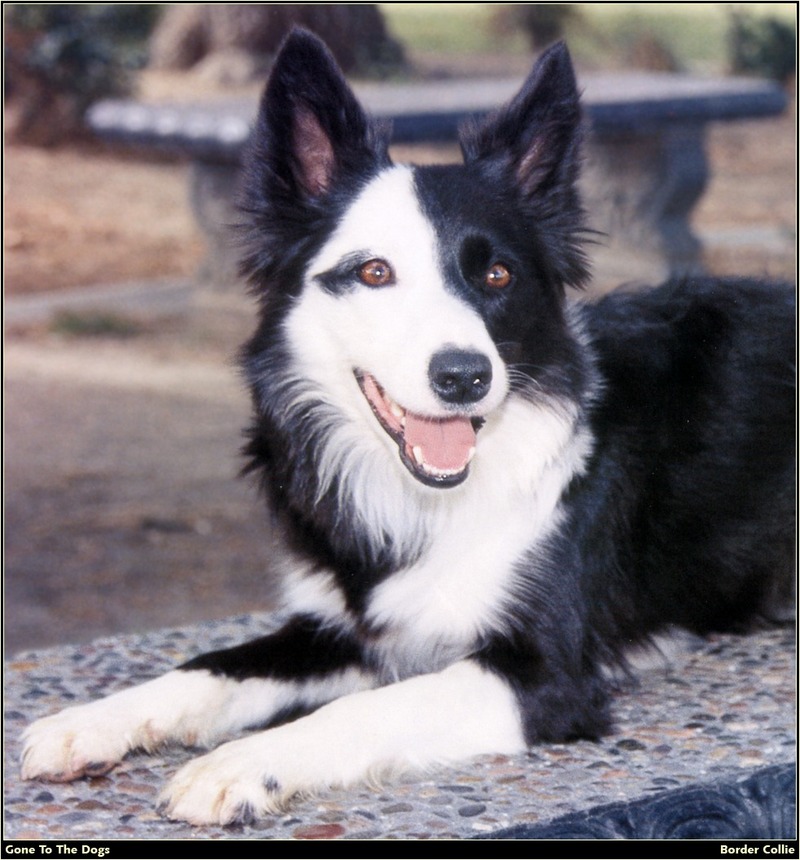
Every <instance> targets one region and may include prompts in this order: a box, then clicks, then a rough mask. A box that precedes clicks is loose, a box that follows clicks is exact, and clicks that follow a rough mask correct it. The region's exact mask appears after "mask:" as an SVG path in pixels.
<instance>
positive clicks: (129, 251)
mask: <svg viewBox="0 0 800 860" xmlns="http://www.w3.org/2000/svg"><path fill="white" fill-rule="evenodd" d="M708 144H709V156H710V161H711V165H712V169H713V179H712V183H711V186H710V188H709V190H708V192H707V193H706V195H705V196H704V198H703V200H702V202H701V204H700V206H699V208H698V210H697V214H696V220H695V226H696V227H697V229H698V231H699V232H700V233H701V234H703V235H713V236H715V237H716V239H715V242H714V243H713V244H711V245H710V246H709V247H708V262H709V266H710V268H711V269H712V270H713V271H716V272H719V273H723V272H725V273H751V274H764V273H770V274H772V275H779V276H785V277H790V278H794V276H795V262H796V253H795V238H796V200H795V191H796V172H795V166H796V139H795V118H794V111H793V110H792V111H790V113H789V114H788V115H787V116H785V117H781V118H779V119H771V120H766V121H758V122H744V123H733V124H719V125H717V126H715V127H714V128H712V130H711V133H710V136H709V141H708ZM403 155H404V156H408V155H413V153H409V152H408V151H406V152H404V153H403ZM420 155H421V156H422V157H423V158H425V159H430V158H432V157H437V155H438V153H437V152H431V151H427V152H422V153H420ZM187 190H188V182H187V168H186V166H185V165H182V164H180V163H177V162H169V161H145V160H141V159H139V158H134V157H132V156H130V155H126V156H122V155H120V154H119V153H118V152H115V151H111V150H108V149H104V148H102V147H99V146H82V147H78V146H73V147H64V148H60V149H56V150H42V149H36V148H33V147H27V146H21V145H8V146H6V150H5V219H4V268H5V295H6V296H7V297H10V298H11V299H12V300H13V299H14V298H15V297H20V296H24V295H28V294H32V293H43V292H50V291H57V290H67V289H71V288H75V287H82V286H88V285H94V284H113V283H116V282H119V281H127V280H135V279H149V278H155V277H159V278H162V277H172V276H174V277H184V278H185V277H191V276H192V274H193V273H194V272H196V270H197V268H198V266H199V264H200V262H201V260H202V257H203V243H202V239H201V237H200V235H199V232H198V230H197V228H196V227H195V225H194V223H193V220H192V217H191V213H190V211H189V207H188V204H187V200H186V198H187ZM742 237H743V238H742ZM250 313H251V311H250V308H249V304H248V302H247V300H246V299H245V298H244V297H243V296H242V295H240V294H236V295H234V294H232V293H227V294H225V293H220V292H213V291H211V292H209V291H207V292H203V293H199V294H198V296H197V298H196V300H195V301H193V302H192V303H191V304H190V305H189V306H187V307H186V308H185V309H184V310H183V311H182V312H181V313H178V314H173V315H167V316H162V315H159V316H153V317H151V318H147V317H144V318H142V319H136V320H132V321H131V323H132V324H131V327H130V328H129V329H128V328H124V329H122V330H108V331H105V332H101V333H100V334H97V333H95V334H94V335H91V336H90V335H87V334H86V333H84V334H81V333H80V332H76V331H74V330H69V329H64V328H59V327H57V326H56V327H54V326H52V325H47V324H38V323H37V324H33V325H23V326H19V325H16V326H12V327H7V329H6V337H5V354H4V364H5V367H4V377H5V410H4V412H5V422H4V423H5V427H4V439H5V458H4V460H5V539H6V543H5V563H6V568H5V572H6V575H5V612H6V623H5V641H6V647H7V649H9V650H10V651H17V650H19V649H20V648H26V647H39V646H46V645H52V644H57V643H60V642H66V641H86V640H88V639H91V638H94V637H95V636H97V635H99V634H107V633H108V634H110V633H117V632H126V631H137V630H142V629H148V628H154V627H161V626H168V625H169V626H171V625H176V624H185V623H192V622H194V621H197V620H200V619H202V618H212V617H223V616H226V615H230V614H234V613H238V612H247V611H249V610H255V609H260V608H267V607H268V606H269V605H270V601H271V600H272V598H273V591H272V587H271V579H270V575H269V571H270V566H271V563H272V561H273V559H272V557H271V555H270V550H269V541H268V539H267V538H268V528H267V527H266V524H265V522H264V517H263V514H262V512H261V508H260V506H259V504H258V503H257V501H256V500H255V497H254V493H253V490H252V487H250V486H249V485H247V483H246V482H242V481H240V480H237V477H236V474H237V471H238V468H239V465H240V461H239V457H238V447H239V443H240V439H241V436H240V433H241V428H242V427H243V426H244V425H245V423H246V420H247V412H248V402H247V397H246V396H245V394H244V391H243V389H242V386H241V384H240V382H239V380H238V379H237V377H236V374H235V372H234V370H233V355H234V352H235V350H236V348H237V347H238V345H239V344H240V343H241V342H242V340H243V339H244V338H245V337H246V336H247V334H248V333H249V330H250V326H251V325H252V321H251V319H250ZM265 532H266V533H267V534H266V538H265Z"/></svg>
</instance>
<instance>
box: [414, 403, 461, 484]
mask: <svg viewBox="0 0 800 860" xmlns="http://www.w3.org/2000/svg"><path fill="white" fill-rule="evenodd" d="M405 441H406V445H407V446H408V448H409V450H413V449H414V448H419V449H420V450H421V451H422V458H423V460H424V461H425V462H426V463H427V464H428V465H429V466H433V467H434V468H435V469H439V470H441V471H443V472H460V471H461V470H462V469H465V468H466V466H467V464H468V463H469V460H470V453H471V451H472V449H473V448H474V447H475V429H474V428H473V426H472V421H471V420H470V419H469V418H438V419H437V418H425V417H423V416H421V415H414V414H413V413H411V412H407V413H406V426H405Z"/></svg>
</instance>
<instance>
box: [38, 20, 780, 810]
mask: <svg viewBox="0 0 800 860" xmlns="http://www.w3.org/2000/svg"><path fill="white" fill-rule="evenodd" d="M580 125H581V118H580V110H579V102H578V93H577V89H576V83H575V77H574V74H573V71H572V66H571V63H570V59H569V55H568V53H567V51H566V49H565V48H564V47H563V45H556V46H555V47H553V48H551V49H550V50H548V51H547V52H546V53H545V54H544V55H543V56H542V57H541V58H540V59H539V61H538V63H537V64H536V65H535V67H534V69H533V71H532V72H531V74H530V76H529V77H528V79H527V80H526V82H525V83H524V85H523V86H522V89H521V90H520V92H519V94H518V95H517V96H516V97H515V98H514V99H513V100H512V101H511V102H510V103H509V104H508V105H506V106H505V107H503V108H502V109H501V110H499V111H498V112H497V113H496V114H494V115H493V116H492V117H490V118H489V119H487V120H485V121H484V122H482V123H480V124H478V123H476V124H474V125H472V126H470V127H469V128H467V129H465V130H464V132H463V134H462V139H461V145H462V150H463V155H464V163H463V164H461V165H446V166H443V165H437V166H426V167H412V166H401V165H395V164H393V163H392V162H391V161H390V159H389V156H388V151H387V146H388V132H387V129H385V128H383V127H381V126H380V125H379V124H376V123H374V122H373V121H371V120H370V119H369V118H368V117H367V116H366V115H365V113H364V112H363V110H362V108H361V107H360V105H359V103H358V102H357V101H356V99H355V97H354V95H353V93H352V92H351V91H350V89H349V88H348V86H347V84H346V82H345V80H344V78H343V76H342V74H341V72H340V71H339V69H338V68H337V66H336V65H335V63H334V61H333V60H332V58H331V56H330V54H329V53H328V51H327V49H326V48H325V47H324V46H323V45H322V43H320V42H319V41H318V40H317V39H316V37H314V36H312V35H310V34H308V33H305V32H303V31H297V32H294V33H293V34H292V35H291V36H290V37H289V38H288V40H287V41H286V43H285V44H284V47H283V49H282V51H281V53H280V55H279V56H278V58H277V60H276V63H275V66H274V69H273V72H272V75H271V78H270V81H269V83H268V86H267V88H266V92H265V94H264V96H263V100H262V103H261V107H260V113H259V116H258V119H257V124H256V127H255V130H254V134H253V139H252V143H251V146H250V149H249V153H248V156H247V159H246V163H245V169H244V179H243V181H244V185H243V201H242V209H243V212H244V213H245V214H246V218H247V227H246V252H245V262H244V265H245V269H246V271H247V273H248V275H249V277H250V279H251V282H252V284H253V287H254V290H255V293H256V295H257V297H258V299H259V303H260V316H259V323H258V327H257V330H256V332H255V335H254V336H253V337H252V339H251V340H250V341H249V343H248V344H247V345H246V347H245V349H244V352H243V359H242V360H243V365H244V368H245V372H246V375H247V378H248V380H249V384H250V387H251V390H252V395H253V405H254V412H255V417H254V420H253V424H252V427H251V429H250V435H249V442H248V448H247V453H248V456H249V463H250V468H251V469H252V470H253V471H255V472H256V473H258V475H259V476H260V478H261V480H262V482H263V487H264V491H265V494H266V497H267V500H268V503H269V507H270V510H271V511H272V514H273V515H274V517H275V520H276V523H277V524H278V528H279V530H280V532H281V533H282V534H283V535H285V537H286V539H287V542H288V545H289V548H290V550H291V553H292V555H291V557H292V563H291V564H290V565H287V573H286V592H285V607H286V608H285V615H283V616H281V624H280V625H278V626H276V628H275V631H274V632H272V633H270V634H269V635H266V636H264V637H263V638H260V639H258V640H256V641H254V642H250V643H249V644H244V645H241V646H239V647H236V648H232V649H229V650H224V651H219V652H215V653H212V654H206V655H203V656H200V657H197V658H195V659H193V660H191V661H190V662H188V663H186V664H185V665H183V666H181V667H180V668H178V669H176V670H174V671H172V672H170V673H168V674H167V675H165V676H163V677H161V678H158V679H155V680H153V681H150V682H148V683H145V684H143V685H141V686H139V687H135V688H132V689H129V690H126V691H123V692H121V693H117V694H115V695H113V696H110V697H109V698H106V699H103V700H100V701H97V702H94V703H91V704H85V705H79V706H77V707H74V708H70V709H68V710H65V711H63V712H62V713H60V714H57V715H55V716H50V717H47V718H45V719H42V720H40V721H38V722H36V723H35V724H34V725H33V726H31V728H30V729H29V730H28V731H27V733H26V738H25V750H24V754H23V775H24V776H25V777H26V778H42V779H48V780H56V781H60V780H71V779H75V778H77V777H81V776H94V775H97V774H100V773H105V772H106V771H108V770H109V769H110V768H112V767H113V766H114V764H115V763H117V762H119V761H120V760H121V759H122V758H123V757H124V756H125V755H126V754H127V753H128V752H129V751H131V750H134V749H137V748H143V749H145V750H152V749H155V748H156V747H158V746H159V745H161V744H164V743H169V742H173V743H180V744H186V745H191V746H194V745H198V744H202V745H213V744H215V743H217V742H219V741H220V740H222V739H224V738H226V737H229V736H230V735H231V734H232V733H236V732H241V731H242V730H244V729H246V728H253V727H259V728H260V729H262V730H260V731H258V732H255V733H251V734H248V735H246V736H244V737H243V738H240V739H237V740H231V741H228V742H226V743H223V744H222V745H221V746H219V747H218V748H217V749H216V750H215V751H213V752H211V753H208V754H206V755H204V756H202V757H200V758H196V759H194V760H193V761H191V762H189V763H188V764H186V765H185V766H184V767H183V768H182V769H181V770H180V771H179V772H178V773H177V774H176V775H175V776H174V778H173V779H172V781H171V782H170V783H169V785H168V786H167V787H166V789H165V791H164V793H163V795H162V798H161V808H162V810H163V811H164V814H166V815H167V816H169V817H171V818H175V819H183V820H187V821H190V822H194V823H197V824H203V823H222V824H227V823H230V822H235V821H242V820H246V819H248V818H252V817H257V816H259V815H261V814H264V813H265V812H266V811H267V810H273V809H275V808H278V807H280V806H281V804H283V803H284V802H285V801H286V800H287V799H288V798H290V797H291V796H292V795H294V794H296V793H307V792H319V791H324V790H325V789H326V788H328V787H331V786H338V785H347V784H352V783H354V782H358V781H363V780H369V779H371V778H378V777H381V776H385V775H387V774H391V773H392V772H398V771H408V770H419V771H425V770H430V769H431V768H434V767H439V766H445V765H447V764H448V763H455V762H459V761H463V760H465V759H468V758H469V757H471V756H476V755H479V754H484V753H502V754H513V753H519V752H521V751H523V750H525V749H526V747H527V746H528V745H529V744H533V743H536V742H548V741H550V742H555V741H565V740H569V739H573V738H596V737H598V736H600V735H602V734H603V733H604V732H606V731H607V730H608V729H609V726H610V719H609V703H608V699H609V686H610V681H609V674H608V671H607V670H608V668H609V667H613V666H617V667H619V666H625V665H626V664H625V659H626V657H625V653H626V651H628V650H629V649H630V648H631V647H632V646H635V645H636V644H637V643H643V642H647V641H649V637H651V636H653V635H656V634H658V632H659V631H663V630H665V629H667V628H672V627H674V626H679V627H684V628H688V629H689V630H691V631H695V632H697V633H701V634H702V633H704V632H708V631H716V630H742V629H744V628H746V627H747V626H748V625H750V624H752V623H753V622H759V621H763V620H770V619H774V618H775V617H776V615H775V603H776V598H777V597H780V596H781V595H785V594H786V593H787V592H789V591H790V589H791V585H790V582H791V579H792V570H793V554H794V552H793V551H794V501H795V499H794V476H795V467H794V454H795V452H794V418H795V401H794V345H795V335H794V290H793V289H790V288H789V287H787V286H782V285H779V284H766V283H762V282H755V281H747V280H715V279H710V278H689V279H686V280H684V281H680V282H673V283H669V284H666V285H664V286H662V287H659V288H656V289H652V290H646V291H639V292H627V293H617V294H612V295H609V296H607V297H606V298H603V299H601V300H599V301H596V302H588V301H587V302H578V303H571V304H568V303H567V302H566V300H565V291H566V288H567V287H579V286H581V285H582V284H583V283H585V281H586V279H587V266H586V261H585V258H584V255H583V253H582V251H581V244H582V241H583V240H584V239H585V237H586V232H587V231H586V229H585V227H584V219H583V214H582V210H581V205H580V201H579V199H578V196H577V193H576V189H575V183H576V178H577V173H578V166H579V138H580ZM298 715H299V716H298ZM289 717H292V719H291V720H289ZM265 726H266V727H269V726H272V727H271V728H266V729H265V730H263V729H264V727H265Z"/></svg>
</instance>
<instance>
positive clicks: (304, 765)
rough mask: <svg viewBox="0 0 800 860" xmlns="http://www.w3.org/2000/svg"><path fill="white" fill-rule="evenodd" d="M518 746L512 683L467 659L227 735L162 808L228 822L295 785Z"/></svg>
mask: <svg viewBox="0 0 800 860" xmlns="http://www.w3.org/2000/svg"><path fill="white" fill-rule="evenodd" d="M524 748H525V738H524V735H523V729H522V720H521V714H520V710H519V706H518V704H517V699H516V697H515V695H514V693H513V692H512V690H511V688H510V687H509V685H508V684H507V683H506V682H505V681H504V680H502V679H501V678H500V677H499V676H498V675H496V674H494V673H493V672H491V671H489V670H487V669H484V668H482V667H481V666H479V665H478V664H477V663H476V662H473V661H471V660H464V661H461V662H459V663H456V664H453V665H452V666H450V667H449V668H447V669H444V670H443V671H441V672H437V673H434V674H429V675H420V676H417V677H414V678H410V679H408V680H405V681H401V682H399V683H396V684H391V685H389V686H386V687H381V688H379V689H373V690H369V691H365V692H359V693H354V694H352V695H349V696H345V697H343V698H341V699H338V700H337V701H335V702H331V703H330V704H328V705H325V706H324V707H322V708H320V709H319V710H317V711H315V712H314V713H313V714H310V715H309V716H306V717H303V718H301V719H299V720H297V721H295V722H293V723H289V724H287V725H283V726H280V727H278V728H274V729H270V730H268V731H265V732H260V733H258V734H255V735H251V736H250V737H247V738H243V739H241V740H237V741H232V742H231V743H227V744H224V745H223V746H221V747H219V748H218V749H217V750H215V751H214V752H212V753H210V754H208V755H205V756H203V757H202V758H199V759H195V760H194V761H192V762H190V763H189V764H187V765H185V766H184V767H183V768H181V770H180V771H179V772H178V773H177V774H176V776H175V777H174V778H173V780H172V781H171V782H170V783H169V785H168V786H167V788H166V790H165V791H164V792H163V794H162V798H161V808H162V810H163V811H164V813H165V814H166V815H167V816H168V817H170V818H175V819H181V820H186V821H189V822H192V823H194V824H211V823H216V824H231V823H233V822H239V821H244V820H249V819H252V818H257V817H259V816H260V815H263V814H264V813H266V812H268V811H271V810H276V809H279V808H281V807H282V806H283V805H284V803H285V801H287V800H288V799H289V798H290V797H292V796H293V795H295V794H298V793H299V794H305V793H314V792H318V791H321V790H324V789H327V788H330V787H332V786H342V785H350V784H353V783H357V782H362V781H369V780H374V779H378V778H380V777H381V776H382V775H384V774H386V773H393V772H403V771H409V770H411V771H413V770H417V771H423V772H424V771H426V770H430V769H431V768H434V767H436V766H438V765H442V764H452V763H454V762H458V761H462V760H465V759H468V758H470V757H472V756H475V755H479V754H481V753H492V752H499V753H515V752H519V751H521V750H523V749H524Z"/></svg>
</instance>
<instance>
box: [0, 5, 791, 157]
mask: <svg viewBox="0 0 800 860" xmlns="http://www.w3.org/2000/svg"><path fill="white" fill-rule="evenodd" d="M4 18H5V20H4V24H5V28H4V29H5V42H4V65H5V77H4V81H5V95H6V98H7V100H9V101H10V102H11V103H12V104H15V106H16V116H15V121H14V124H13V126H14V136H15V138H16V139H22V140H27V141H28V142H38V143H44V144H47V143H54V142H58V141H59V140H60V139H63V138H65V137H72V136H74V135H76V134H79V133H80V130H81V121H82V118H83V115H84V113H85V111H86V109H87V108H88V106H89V105H90V104H91V103H92V102H93V101H95V100H97V99H100V98H104V97H108V96H115V95H125V94H130V93H132V92H133V87H134V80H135V73H136V71H137V70H139V69H142V68H143V67H145V66H147V64H148V62H151V61H152V64H153V65H154V66H155V65H158V64H159V63H161V64H162V67H163V62H162V58H161V57H160V56H157V52H158V51H162V50H163V45H164V43H165V40H166V41H169V40H170V39H171V40H172V42H171V45H172V49H173V51H174V52H176V55H177V54H179V53H180V50H181V49H183V50H184V55H186V52H188V53H189V54H190V55H191V57H192V58H193V59H192V63H199V62H200V61H201V60H202V59H204V57H206V56H207V55H209V54H211V53H213V52H214V50H217V51H218V52H221V53H224V54H225V57H226V61H227V65H225V64H223V66H222V68H223V70H225V69H227V72H223V73H221V74H228V76H229V77H230V75H231V71H230V70H231V69H235V70H236V71H235V77H236V80H237V82H239V83H241V82H242V81H243V80H245V79H246V78H247V76H248V75H251V76H252V77H253V78H254V79H255V78H256V77H258V78H259V79H263V74H264V72H265V69H266V67H268V64H269V58H270V56H271V53H272V52H274V48H275V46H276V45H277V44H278V43H279V41H280V39H281V38H282V36H283V34H284V33H285V32H286V31H287V30H288V28H289V27H290V26H291V24H292V22H293V21H298V22H300V23H302V24H304V25H305V26H309V27H311V28H312V29H315V30H316V31H317V32H319V34H320V35H321V36H322V37H323V38H324V39H326V41H328V42H329V44H331V46H332V49H333V51H334V53H335V54H336V55H337V57H338V58H339V60H340V62H341V63H342V65H343V67H344V68H345V69H346V71H348V73H350V74H353V75H357V76H361V77H382V78H387V77H406V78H407V77H409V76H414V75H419V74H425V73H428V74H430V73H431V68H432V66H431V64H430V63H429V64H428V66H427V72H426V65H425V62H424V60H425V57H428V58H429V59H430V58H436V59H437V61H438V62H439V65H440V66H441V62H442V60H445V61H446V60H447V58H453V57H461V58H465V59H466V60H467V61H469V60H470V59H476V58H479V57H483V58H489V59H494V60H496V61H500V62H499V64H498V63H495V66H494V67H492V68H495V69H497V68H501V67H502V61H503V60H504V59H505V58H509V57H512V58H513V57H517V58H525V57H529V56H530V54H531V53H532V52H536V51H539V50H541V49H542V48H543V47H545V46H546V45H547V44H549V43H550V42H552V41H554V40H555V39H559V38H566V39H567V40H568V42H569V45H570V50H571V52H572V54H573V56H574V58H575V60H576V62H577V64H578V65H579V67H581V68H583V69H599V68H620V69H630V68H648V69H655V70H665V71H680V70H684V71H690V72H694V73H701V74H703V73H707V74H726V73H737V74H748V75H759V76H766V77H771V78H774V79H776V80H780V81H783V82H787V81H789V80H790V79H791V77H792V76H793V75H794V72H795V66H796V5H795V4H794V3H733V4H722V3H575V4H566V3H535V4H534V3H531V4H527V3H516V4H502V3H385V4H351V5H349V4H263V5H260V4H235V3H233V4H169V3H165V4H125V3H99V4H59V3H48V4H27V3H13V4H6V6H5V7H4ZM170 28H171V29H170ZM181 40H183V42H181ZM354 45H360V46H362V50H360V51H355V50H354V48H353V46H354ZM363 46H368V47H369V50H366V48H364V47H363ZM231 52H234V53H235V54H236V56H235V57H233V58H232V57H231ZM236 52H238V53H236ZM256 55H258V56H256ZM248 58H249V60H248ZM244 60H248V62H245V61H244ZM234 61H235V62H234ZM232 63H233V65H232ZM189 65H191V63H190V64H189ZM175 68H177V66H175ZM183 68H186V65H184V66H183ZM460 68H463V64H462V66H461V67H460ZM483 68H486V67H485V66H484V67H483ZM439 71H440V72H441V70H439ZM453 73H460V72H459V71H456V72H453Z"/></svg>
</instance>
